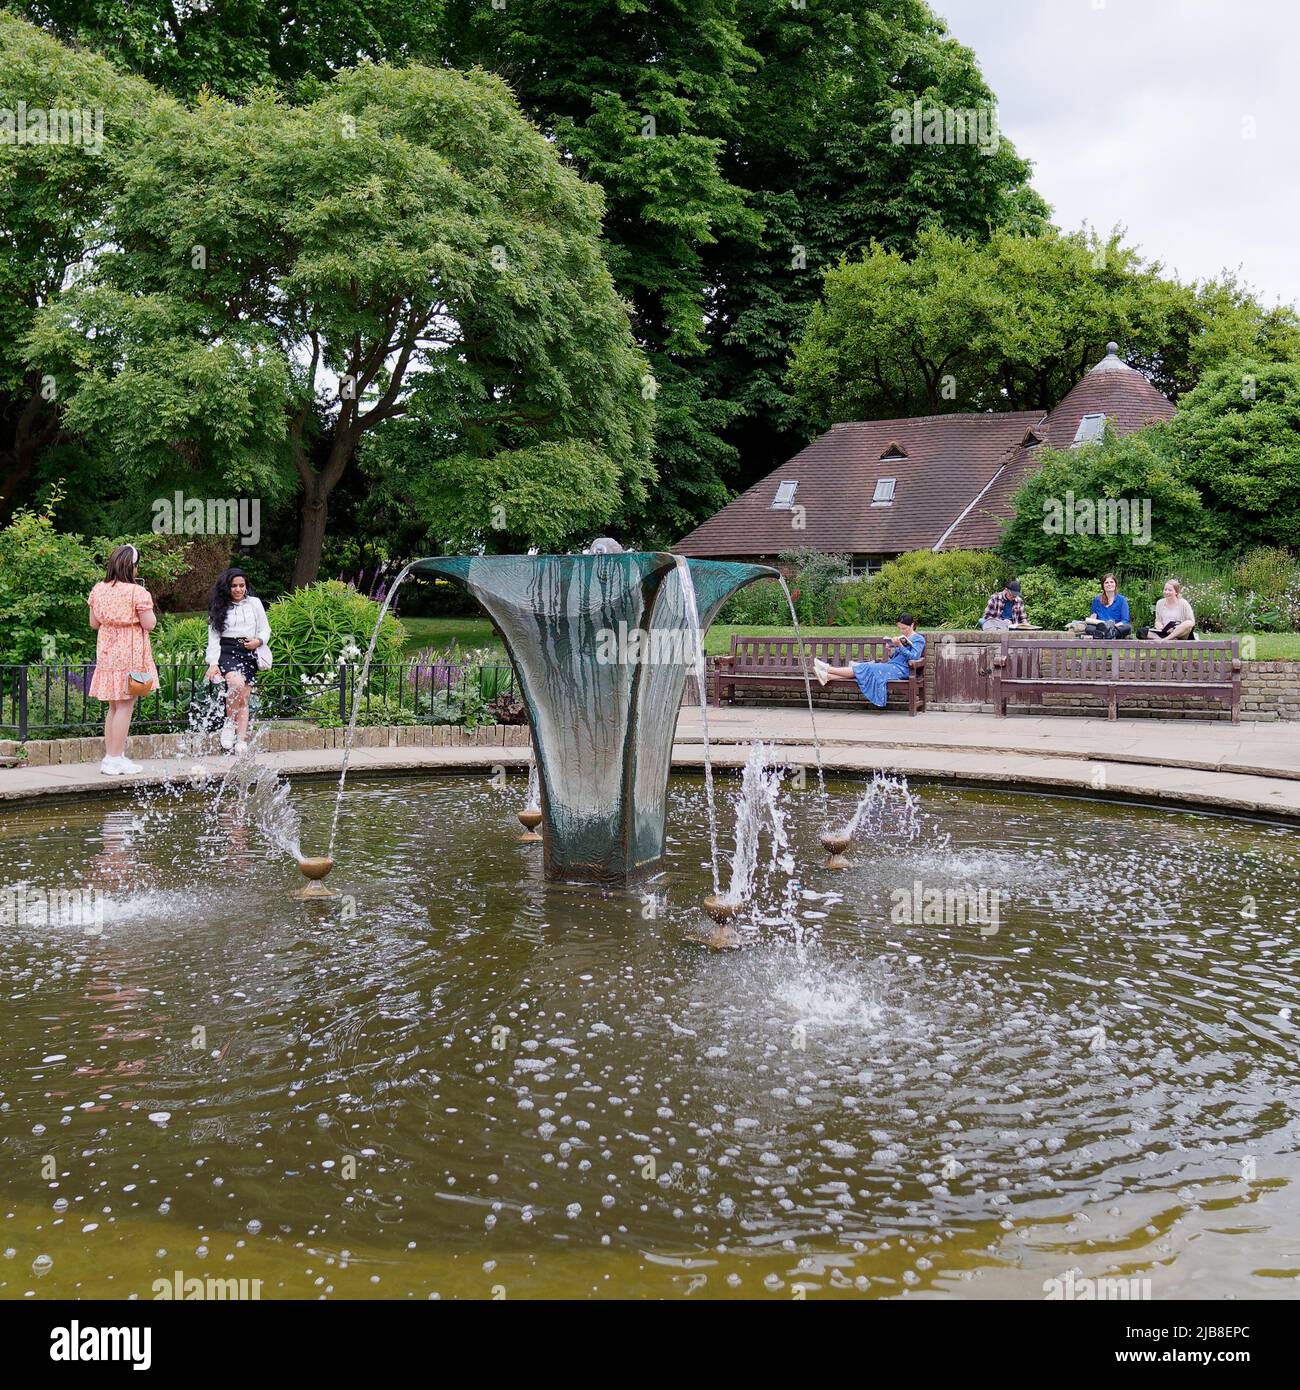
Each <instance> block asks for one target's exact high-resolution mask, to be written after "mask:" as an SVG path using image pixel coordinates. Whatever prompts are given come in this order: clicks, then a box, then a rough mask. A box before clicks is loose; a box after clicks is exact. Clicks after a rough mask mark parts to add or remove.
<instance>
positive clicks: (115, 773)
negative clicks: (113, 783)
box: [99, 758, 126, 777]
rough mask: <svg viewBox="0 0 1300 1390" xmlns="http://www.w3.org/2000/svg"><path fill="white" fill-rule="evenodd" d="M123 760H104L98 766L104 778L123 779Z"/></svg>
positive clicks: (124, 772) (124, 769) (124, 774)
mask: <svg viewBox="0 0 1300 1390" xmlns="http://www.w3.org/2000/svg"><path fill="white" fill-rule="evenodd" d="M124 761H125V759H124V758H105V759H104V761H103V762H101V763H100V765H99V770H100V772H102V773H103V774H104V776H105V777H125V776H126V768H124V767H123V766H122V764H123V762H124Z"/></svg>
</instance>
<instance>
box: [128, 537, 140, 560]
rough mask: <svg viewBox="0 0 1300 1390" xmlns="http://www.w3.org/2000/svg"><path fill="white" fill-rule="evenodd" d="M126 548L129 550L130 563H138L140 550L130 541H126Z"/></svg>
mask: <svg viewBox="0 0 1300 1390" xmlns="http://www.w3.org/2000/svg"><path fill="white" fill-rule="evenodd" d="M126 548H127V549H128V550H129V551H130V552H131V563H132V564H133V565H138V564H139V563H140V552H139V551H138V550H137V549H136V548H135V546H133V545H132V544H131V542H130V541H127V543H126Z"/></svg>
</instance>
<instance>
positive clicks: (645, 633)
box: [410, 551, 781, 884]
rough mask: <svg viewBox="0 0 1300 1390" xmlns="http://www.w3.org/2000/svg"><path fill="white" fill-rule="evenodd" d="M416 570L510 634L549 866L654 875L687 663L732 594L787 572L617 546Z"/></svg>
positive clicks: (582, 872) (583, 873)
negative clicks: (455, 590) (451, 586)
mask: <svg viewBox="0 0 1300 1390" xmlns="http://www.w3.org/2000/svg"><path fill="white" fill-rule="evenodd" d="M410 572H411V573H412V574H418V575H425V576H429V577H441V578H445V579H450V580H452V581H453V582H454V583H457V584H459V585H461V586H462V587H463V588H464V589H466V590H467V591H468V592H469V593H470V594H471V595H472V596H473V597H474V598H475V599H476V600H477V601H478V602H479V603H480V604H481V605H482V607H483V608H484V609H485V610H486V611H487V614H488V616H489V617H490V618H491V619H492V621H493V623H494V624H495V625H496V627H497V630H498V631H499V632H500V634H501V638H502V641H503V642H504V643H505V646H506V651H507V652H508V654H509V657H510V660H511V662H512V663H513V665H514V668H515V672H516V674H517V676H518V678H519V684H520V689H521V694H522V696H523V699H524V702H525V704H526V705H527V707H528V714H529V718H530V720H531V722H532V727H533V740H534V746H535V748H536V760H537V772H538V780H539V786H540V792H541V798H540V799H541V806H540V810H541V813H542V815H541V823H542V839H543V856H544V862H545V872H546V876H547V877H548V878H558V879H568V880H578V881H585V882H594V883H610V884H619V883H628V882H632V881H635V880H636V879H638V878H640V877H643V876H644V875H646V874H648V873H652V872H653V871H654V870H655V869H656V868H657V867H658V865H659V861H660V859H661V858H662V856H663V849H664V819H665V815H666V812H667V796H668V772H669V763H670V760H671V756H672V742H673V733H674V731H675V729H676V725H677V712H678V709H679V707H680V705H681V701H682V694H683V691H684V688H685V680H686V672H687V669H688V667H691V666H692V665H695V664H696V658H697V656H698V654H699V650H700V647H699V644H700V642H701V640H702V635H703V633H704V632H705V630H706V629H707V628H708V626H709V624H710V623H711V622H712V621H713V619H714V617H715V616H716V615H717V612H718V610H719V609H720V608H721V607H722V605H723V604H724V603H725V602H726V600H727V599H728V598H730V596H731V595H732V594H734V593H735V592H736V591H737V590H738V589H741V588H743V587H744V586H745V585H746V584H752V583H753V582H754V581H755V580H758V579H780V578H781V575H780V573H779V571H777V570H774V569H771V568H769V567H768V566H766V565H749V564H733V563H729V562H724V561H715V560H691V561H689V562H687V561H684V560H682V559H681V558H680V557H678V556H674V555H671V554H668V553H666V552H619V553H609V552H608V551H605V552H604V553H596V554H589V555H471V556H458V557H442V558H437V559H428V560H417V561H416V562H415V563H414V564H413V565H412V566H411V567H410ZM696 669H697V670H698V669H699V667H698V666H697V667H696Z"/></svg>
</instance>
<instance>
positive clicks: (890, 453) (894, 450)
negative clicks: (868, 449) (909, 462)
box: [880, 439, 907, 463]
mask: <svg viewBox="0 0 1300 1390" xmlns="http://www.w3.org/2000/svg"><path fill="white" fill-rule="evenodd" d="M906 457H907V450H906V449H904V448H903V446H902V445H901V444H900V443H899V442H898V440H896V439H895V440H894V441H893V442H892V443H891V444H890V445H889V447H888V448H887V449H886V450H885V452H884V453H883V454H881V456H880V460H881V462H882V463H895V462H897V461H898V460H899V459H905V458H906Z"/></svg>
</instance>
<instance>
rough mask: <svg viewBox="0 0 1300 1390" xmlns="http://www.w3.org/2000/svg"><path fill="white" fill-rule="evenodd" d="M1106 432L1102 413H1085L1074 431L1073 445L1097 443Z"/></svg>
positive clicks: (1104, 418) (1104, 417)
mask: <svg viewBox="0 0 1300 1390" xmlns="http://www.w3.org/2000/svg"><path fill="white" fill-rule="evenodd" d="M1105 433H1106V416H1105V415H1104V414H1095V415H1085V416H1084V417H1083V419H1082V420H1080V421H1079V428H1078V429H1077V430H1075V432H1074V443H1075V446H1078V445H1080V444H1099V443H1101V441H1102V439H1103V437H1104V436H1105Z"/></svg>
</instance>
